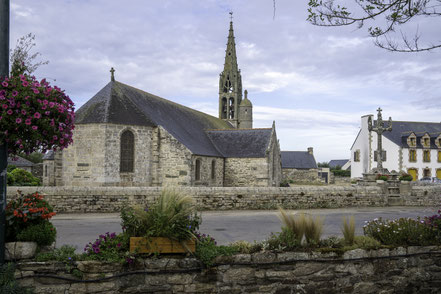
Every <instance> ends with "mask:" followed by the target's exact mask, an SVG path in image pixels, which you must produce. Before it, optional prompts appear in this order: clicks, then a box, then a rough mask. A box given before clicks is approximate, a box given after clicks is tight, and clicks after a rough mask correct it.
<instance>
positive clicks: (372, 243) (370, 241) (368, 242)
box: [354, 236, 381, 249]
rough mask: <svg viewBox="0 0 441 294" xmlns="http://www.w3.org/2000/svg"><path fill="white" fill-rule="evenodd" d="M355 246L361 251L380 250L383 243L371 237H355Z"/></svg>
mask: <svg viewBox="0 0 441 294" xmlns="http://www.w3.org/2000/svg"><path fill="white" fill-rule="evenodd" d="M354 245H355V246H356V247H357V248H361V249H378V248H380V247H381V243H380V242H379V241H377V240H375V239H374V238H372V237H369V236H355V238H354Z"/></svg>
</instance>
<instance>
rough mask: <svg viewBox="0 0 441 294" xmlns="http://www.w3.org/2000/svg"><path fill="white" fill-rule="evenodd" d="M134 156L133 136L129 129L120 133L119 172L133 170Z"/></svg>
mask: <svg viewBox="0 0 441 294" xmlns="http://www.w3.org/2000/svg"><path fill="white" fill-rule="evenodd" d="M134 157H135V136H134V135H133V133H132V132H131V131H129V130H126V131H124V132H123V133H122V134H121V156H120V172H122V173H131V172H133V165H134Z"/></svg>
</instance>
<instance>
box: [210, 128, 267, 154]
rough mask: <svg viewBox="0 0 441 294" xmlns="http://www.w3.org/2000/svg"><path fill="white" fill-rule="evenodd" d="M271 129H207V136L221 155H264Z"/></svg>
mask: <svg viewBox="0 0 441 294" xmlns="http://www.w3.org/2000/svg"><path fill="white" fill-rule="evenodd" d="M271 133H272V129H271V128H269V129H242V130H237V129H234V130H209V131H207V135H208V137H209V138H210V139H211V141H212V142H213V144H214V145H215V146H216V148H217V150H219V152H220V153H221V154H222V156H223V157H239V158H244V157H248V158H251V157H265V155H266V150H267V148H268V146H269V144H270V140H271Z"/></svg>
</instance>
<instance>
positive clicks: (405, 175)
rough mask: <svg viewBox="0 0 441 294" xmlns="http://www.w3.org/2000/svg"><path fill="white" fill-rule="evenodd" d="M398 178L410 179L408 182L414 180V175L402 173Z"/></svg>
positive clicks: (401, 179) (402, 179)
mask: <svg viewBox="0 0 441 294" xmlns="http://www.w3.org/2000/svg"><path fill="white" fill-rule="evenodd" d="M398 179H399V180H400V181H408V182H411V181H412V180H413V178H412V176H411V175H409V174H408V173H402V174H401V175H400V177H399V178H398Z"/></svg>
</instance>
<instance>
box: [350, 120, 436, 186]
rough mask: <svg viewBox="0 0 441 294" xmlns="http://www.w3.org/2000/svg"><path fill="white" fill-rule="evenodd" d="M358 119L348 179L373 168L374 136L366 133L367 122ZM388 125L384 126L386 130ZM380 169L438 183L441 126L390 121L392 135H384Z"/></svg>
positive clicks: (374, 165)
mask: <svg viewBox="0 0 441 294" xmlns="http://www.w3.org/2000/svg"><path fill="white" fill-rule="evenodd" d="M369 117H371V119H372V121H373V123H374V124H375V123H376V121H374V120H373V115H365V116H362V117H361V129H360V131H359V133H358V135H357V138H356V139H355V141H354V144H353V145H352V147H351V160H350V161H351V178H358V177H362V174H363V173H367V172H368V171H370V170H371V169H372V168H374V167H376V166H377V162H376V159H375V154H376V153H375V152H376V149H377V133H375V132H370V131H369V130H368V118H369ZM388 123H389V122H387V121H386V122H385V124H386V126H387V125H388ZM382 144H383V150H384V152H383V155H382V156H383V158H382V159H383V167H384V168H387V169H388V170H389V171H393V170H394V171H397V172H400V171H404V172H407V173H409V174H410V175H412V177H413V179H414V180H417V179H419V178H422V177H437V178H439V179H441V123H431V122H408V121H392V131H390V132H388V131H386V132H384V133H383V137H382Z"/></svg>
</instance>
